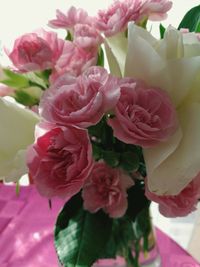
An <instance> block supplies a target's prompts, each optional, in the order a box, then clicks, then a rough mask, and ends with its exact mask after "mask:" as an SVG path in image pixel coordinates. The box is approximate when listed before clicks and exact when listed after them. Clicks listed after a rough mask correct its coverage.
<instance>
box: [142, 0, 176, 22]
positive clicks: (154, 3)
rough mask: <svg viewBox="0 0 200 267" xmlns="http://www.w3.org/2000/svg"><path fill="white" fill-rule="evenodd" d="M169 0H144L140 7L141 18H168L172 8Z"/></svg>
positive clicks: (155, 19)
mask: <svg viewBox="0 0 200 267" xmlns="http://www.w3.org/2000/svg"><path fill="white" fill-rule="evenodd" d="M171 7H172V2H171V1H169V0H143V4H142V6H141V9H140V19H142V17H147V18H148V19H149V20H153V21H157V20H158V21H159V20H163V19H165V18H167V12H168V11H169V10H170V9H171Z"/></svg>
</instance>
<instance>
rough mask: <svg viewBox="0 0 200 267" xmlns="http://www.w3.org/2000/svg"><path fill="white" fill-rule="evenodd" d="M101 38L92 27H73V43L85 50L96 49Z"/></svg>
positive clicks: (79, 25) (80, 25) (82, 25)
mask: <svg viewBox="0 0 200 267" xmlns="http://www.w3.org/2000/svg"><path fill="white" fill-rule="evenodd" d="M102 42H103V37H102V36H101V35H100V33H99V32H98V31H97V30H96V29H95V28H94V27H93V26H89V25H86V24H76V25H75V27H74V43H75V44H76V45H78V46H79V47H82V48H85V49H90V50H91V49H96V50H97V49H98V46H99V45H100V44H101V43H102Z"/></svg>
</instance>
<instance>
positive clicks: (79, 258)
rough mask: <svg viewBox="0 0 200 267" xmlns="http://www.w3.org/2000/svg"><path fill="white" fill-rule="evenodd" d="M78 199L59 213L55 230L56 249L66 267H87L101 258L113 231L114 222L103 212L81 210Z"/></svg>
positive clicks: (78, 197)
mask: <svg viewBox="0 0 200 267" xmlns="http://www.w3.org/2000/svg"><path fill="white" fill-rule="evenodd" d="M81 202H82V200H81V197H80V196H79V195H78V196H75V197H73V199H72V200H70V201H69V202H67V203H66V204H65V206H64V208H63V210H62V211H61V212H60V214H59V216H58V219H57V222H56V228H55V246H56V250H57V254H58V257H59V260H60V262H61V264H63V266H64V267H88V266H92V264H93V263H94V262H95V261H96V260H97V259H98V258H99V257H100V255H101V253H102V251H103V249H104V247H105V245H106V244H107V241H108V240H109V238H110V234H111V230H112V220H111V219H110V218H109V217H108V216H107V215H106V214H105V213H103V212H98V213H95V214H91V213H89V212H87V211H85V210H83V209H82V207H81V205H82V203H81Z"/></svg>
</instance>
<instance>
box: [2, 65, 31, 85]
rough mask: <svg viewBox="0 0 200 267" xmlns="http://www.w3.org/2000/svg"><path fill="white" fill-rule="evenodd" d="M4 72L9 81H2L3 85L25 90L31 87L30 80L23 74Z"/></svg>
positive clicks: (6, 70)
mask: <svg viewBox="0 0 200 267" xmlns="http://www.w3.org/2000/svg"><path fill="white" fill-rule="evenodd" d="M3 71H4V73H5V74H6V76H7V79H5V80H3V81H1V83H3V84H5V85H7V86H10V87H13V88H23V87H27V86H29V81H28V79H27V78H26V77H25V76H23V75H22V74H19V73H16V72H13V71H11V70H9V69H4V70H3Z"/></svg>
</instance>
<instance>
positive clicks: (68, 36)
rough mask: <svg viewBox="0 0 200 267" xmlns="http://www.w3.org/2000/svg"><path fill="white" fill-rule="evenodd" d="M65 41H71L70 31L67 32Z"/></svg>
mask: <svg viewBox="0 0 200 267" xmlns="http://www.w3.org/2000/svg"><path fill="white" fill-rule="evenodd" d="M65 40H66V41H73V36H72V34H71V32H70V31H67V36H66V37H65Z"/></svg>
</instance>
